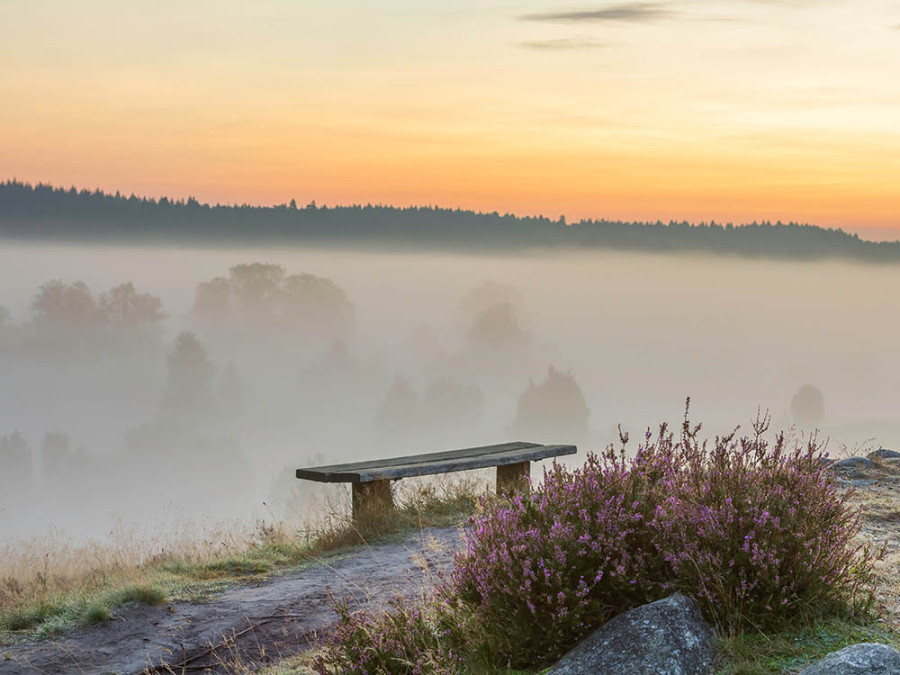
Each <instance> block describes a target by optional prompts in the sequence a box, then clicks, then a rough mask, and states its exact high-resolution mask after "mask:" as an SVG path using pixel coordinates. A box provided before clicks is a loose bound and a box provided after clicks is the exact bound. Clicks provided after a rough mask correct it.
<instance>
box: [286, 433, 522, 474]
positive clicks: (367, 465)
mask: <svg viewBox="0 0 900 675" xmlns="http://www.w3.org/2000/svg"><path fill="white" fill-rule="evenodd" d="M536 447H540V446H539V444H538V443H526V442H524V441H513V442H511V443H500V444H499V445H483V446H479V447H477V448H463V449H462V450H446V451H442V452H429V453H424V454H419V455H407V456H406V457H388V458H384V459H369V460H365V461H362V462H348V463H346V464H330V465H327V466H317V467H311V468H309V469H302V470H303V471H316V472H319V473H347V472H356V471H361V470H363V469H374V468H383V467H390V466H398V465H400V464H415V463H417V462H436V461H439V460H442V459H447V460H452V459H457V458H459V457H476V456H478V455H489V454H493V453H495V452H505V451H507V450H524V449H526V448H536ZM313 480H314V479H313Z"/></svg>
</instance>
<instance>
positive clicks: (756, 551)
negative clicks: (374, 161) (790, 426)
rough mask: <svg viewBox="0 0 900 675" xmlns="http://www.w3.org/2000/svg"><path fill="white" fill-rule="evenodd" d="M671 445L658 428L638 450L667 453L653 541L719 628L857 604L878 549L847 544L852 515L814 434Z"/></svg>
mask: <svg viewBox="0 0 900 675" xmlns="http://www.w3.org/2000/svg"><path fill="white" fill-rule="evenodd" d="M753 428H754V434H753V435H752V436H750V437H742V438H736V437H735V434H731V435H728V436H724V437H717V438H716V439H715V441H714V442H713V443H711V444H709V443H707V442H700V441H698V439H697V436H698V432H699V430H700V427H699V426H697V427H694V428H691V426H690V424H689V423H688V422H687V421H685V423H684V425H683V426H682V432H681V438H680V441H679V442H676V441H675V440H674V439H673V436H672V434H667V433H666V430H665V428H663V429H662V430H661V433H660V434H659V436H658V437H657V439H656V441H655V442H651V440H650V439H649V438H648V439H647V444H646V446H645V448H644V449H643V452H644V453H645V454H661V455H663V456H666V457H672V456H674V457H676V458H677V460H676V464H677V465H679V471H678V472H677V473H674V474H673V475H671V476H669V477H668V480H670V481H671V483H672V486H673V490H672V495H671V496H670V497H669V499H667V500H665V501H663V502H662V503H661V504H660V505H658V506H657V514H656V516H655V517H654V519H653V521H652V527H653V530H654V538H655V540H656V541H657V542H658V546H659V548H660V550H661V551H662V552H663V553H664V555H665V558H666V561H667V562H668V563H669V564H670V565H671V566H672V572H673V574H674V577H675V579H676V583H677V585H678V587H679V588H680V589H681V590H682V591H684V592H686V593H689V594H691V595H693V596H694V597H696V598H697V599H698V600H699V601H700V603H701V605H702V606H703V608H704V612H705V613H706V615H707V617H709V618H710V619H712V620H713V621H714V622H715V623H716V624H717V625H718V626H719V627H720V629H725V630H728V631H732V632H733V631H735V630H739V629H741V628H747V627H753V628H769V627H777V626H778V625H779V624H782V625H783V624H784V623H785V622H787V621H790V620H793V619H795V618H796V617H797V616H798V614H801V613H804V612H819V613H821V612H825V611H829V610H832V611H834V610H839V609H840V610H843V609H849V610H851V611H855V610H858V609H860V604H861V603H862V604H867V602H868V601H870V600H871V597H872V593H871V590H872V582H873V575H872V567H873V563H874V562H875V560H876V559H877V558H878V557H879V553H878V552H876V551H872V550H870V549H868V548H866V547H864V546H862V545H856V544H855V543H854V540H855V538H856V535H857V534H858V533H859V531H860V514H859V512H858V511H857V510H855V509H852V508H851V507H850V505H849V504H848V499H849V497H850V493H849V492H847V491H844V492H841V491H839V490H838V486H837V481H836V478H835V475H834V473H833V472H831V471H828V470H827V469H826V463H825V462H823V461H822V459H823V457H824V453H823V448H822V446H821V445H820V444H818V443H817V441H816V439H815V437H813V438H811V439H810V440H809V441H808V442H807V443H806V444H805V445H801V446H797V447H794V448H791V449H789V448H788V447H787V443H786V441H785V438H784V435H783V434H779V435H778V436H776V437H775V440H774V442H773V443H772V444H770V443H768V442H767V441H766V440H765V439H764V434H765V432H766V431H767V430H768V419H767V418H765V419H757V420H756V422H755V423H754V427H753Z"/></svg>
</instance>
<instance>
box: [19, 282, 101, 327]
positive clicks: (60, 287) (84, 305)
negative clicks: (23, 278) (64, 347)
mask: <svg viewBox="0 0 900 675" xmlns="http://www.w3.org/2000/svg"><path fill="white" fill-rule="evenodd" d="M31 313H32V317H33V319H34V323H35V324H36V325H37V326H39V327H46V328H50V329H56V330H73V331H89V330H96V329H97V328H103V327H105V325H106V316H105V314H104V312H103V310H102V309H101V308H100V307H99V306H98V305H97V302H96V301H95V300H94V296H93V295H92V294H91V290H90V289H89V288H88V287H87V284H85V283H84V282H83V281H76V282H74V283H71V284H64V283H63V282H62V281H60V280H59V279H54V280H53V281H49V282H47V283H46V284H44V285H42V286H41V287H40V289H39V290H38V292H37V293H36V294H35V296H34V298H33V299H32V301H31Z"/></svg>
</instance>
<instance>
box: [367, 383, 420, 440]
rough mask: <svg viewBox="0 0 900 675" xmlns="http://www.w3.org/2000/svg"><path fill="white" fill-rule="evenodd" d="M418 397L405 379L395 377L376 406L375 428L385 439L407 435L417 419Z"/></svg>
mask: <svg viewBox="0 0 900 675" xmlns="http://www.w3.org/2000/svg"><path fill="white" fill-rule="evenodd" d="M418 408H419V396H418V394H416V392H415V390H414V389H413V388H412V385H411V384H410V383H409V380H407V379H406V378H405V377H399V376H398V377H396V378H395V379H394V382H393V384H391V388H390V389H388V391H387V393H386V394H385V395H384V398H383V399H382V401H381V404H380V405H379V406H378V411H377V413H376V414H375V428H376V430H377V431H378V432H379V434H380V435H382V436H383V437H385V438H388V439H394V438H397V437H402V436H405V435H407V434H408V433H409V432H410V431H411V430H412V427H413V426H414V424H413V423H414V422H415V421H416V420H417V419H418Z"/></svg>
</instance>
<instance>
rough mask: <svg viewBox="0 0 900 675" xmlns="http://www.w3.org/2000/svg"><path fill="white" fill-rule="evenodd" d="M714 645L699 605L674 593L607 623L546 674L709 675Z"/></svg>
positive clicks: (620, 615) (710, 629)
mask: <svg viewBox="0 0 900 675" xmlns="http://www.w3.org/2000/svg"><path fill="white" fill-rule="evenodd" d="M714 640H715V633H714V632H713V630H712V628H710V627H709V625H708V624H707V623H706V622H705V621H704V620H703V616H702V615H701V614H700V607H699V606H698V605H697V603H696V602H695V601H694V600H692V599H690V598H686V597H685V596H683V595H682V594H681V593H675V594H674V595H672V596H670V597H668V598H666V599H665V600H657V601H656V602H652V603H650V604H649V605H643V606H641V607H636V608H635V609H632V610H631V611H629V612H625V613H624V614H619V616H617V617H615V618H613V619H611V620H610V621H608V622H606V623H605V624H604V625H603V626H602V627H600V628H599V629H597V630H596V631H594V632H593V633H591V634H590V635H589V636H588V637H587V638H586V639H585V640H584V641H583V642H582V643H581V644H579V645H578V646H577V647H575V649H573V650H572V651H570V652H569V653H568V654H566V655H565V656H564V657H562V659H560V661H559V662H558V663H557V664H556V665H555V666H553V667H552V668H551V669H550V670H549V671H547V675H551V674H552V675H592V674H594V673H596V674H598V675H606V674H607V673H629V674H633V675H706V674H707V673H711V672H712V669H713V663H714V662H715V650H714V649H713V641H714Z"/></svg>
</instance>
